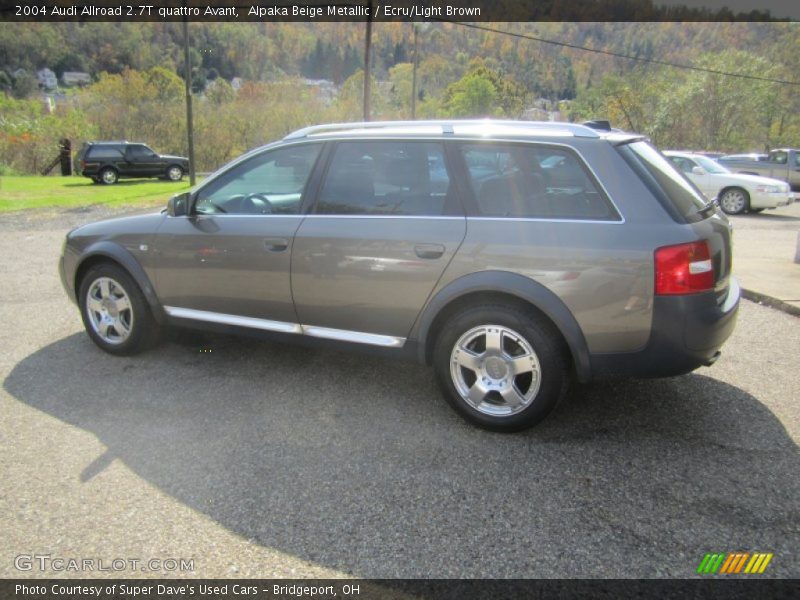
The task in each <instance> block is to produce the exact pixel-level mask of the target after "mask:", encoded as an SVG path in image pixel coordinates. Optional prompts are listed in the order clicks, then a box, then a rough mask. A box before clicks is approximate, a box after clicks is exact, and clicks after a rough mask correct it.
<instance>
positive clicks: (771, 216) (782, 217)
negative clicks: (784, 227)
mask: <svg viewBox="0 0 800 600" xmlns="http://www.w3.org/2000/svg"><path fill="white" fill-rule="evenodd" d="M777 210H780V208H778V209H777ZM736 218H737V219H743V220H748V221H761V222H769V221H772V222H775V223H790V222H794V221H800V217H796V216H795V215H787V214H782V213H780V212H774V211H766V210H765V211H763V212H760V213H757V212H747V213H742V214H740V215H736Z"/></svg>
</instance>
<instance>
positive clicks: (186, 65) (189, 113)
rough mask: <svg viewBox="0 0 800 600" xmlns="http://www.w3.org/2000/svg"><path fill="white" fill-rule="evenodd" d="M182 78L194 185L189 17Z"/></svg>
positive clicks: (186, 28)
mask: <svg viewBox="0 0 800 600" xmlns="http://www.w3.org/2000/svg"><path fill="white" fill-rule="evenodd" d="M183 62H184V65H183V71H184V72H183V75H184V76H183V79H184V82H185V84H186V134H187V137H188V141H189V184H190V185H194V182H195V177H194V174H195V170H194V120H193V118H192V59H191V58H190V56H189V18H188V17H185V18H184V19H183Z"/></svg>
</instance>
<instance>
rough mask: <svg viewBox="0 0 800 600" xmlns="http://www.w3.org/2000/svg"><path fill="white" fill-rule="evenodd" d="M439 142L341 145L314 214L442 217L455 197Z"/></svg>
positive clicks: (341, 143)
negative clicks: (451, 192) (450, 191)
mask: <svg viewBox="0 0 800 600" xmlns="http://www.w3.org/2000/svg"><path fill="white" fill-rule="evenodd" d="M449 190H450V175H449V173H448V170H447V165H446V163H445V158H444V148H443V146H442V144H441V143H438V142H396V141H379V142H372V141H370V142H340V143H339V144H338V145H337V146H336V150H335V152H334V155H333V159H332V160H331V164H330V167H329V168H328V173H327V175H326V177H325V182H324V183H323V185H322V189H321V190H320V193H319V201H318V203H317V208H316V212H317V214H327V215H420V216H428V215H441V214H444V213H445V212H449V211H450V210H451V204H452V202H453V201H457V198H455V197H454V196H453V195H448V192H449Z"/></svg>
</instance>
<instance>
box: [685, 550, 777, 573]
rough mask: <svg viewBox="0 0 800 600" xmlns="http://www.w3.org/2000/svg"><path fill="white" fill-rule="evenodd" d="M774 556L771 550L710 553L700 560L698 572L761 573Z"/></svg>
mask: <svg viewBox="0 0 800 600" xmlns="http://www.w3.org/2000/svg"><path fill="white" fill-rule="evenodd" d="M773 556H774V554H772V553H771V552H770V553H765V552H754V553H753V554H750V553H749V552H730V553H727V554H725V553H717V552H715V553H708V554H706V555H705V556H704V557H703V560H702V561H700V566H699V567H697V572H698V573H700V574H712V575H713V574H715V573H717V572H719V573H720V574H726V575H730V574H734V573H747V574H751V575H752V574H760V573H763V572H764V571H765V570H766V568H767V565H768V564H769V563H770V561H771V560H772V557H773ZM745 565H746V566H745Z"/></svg>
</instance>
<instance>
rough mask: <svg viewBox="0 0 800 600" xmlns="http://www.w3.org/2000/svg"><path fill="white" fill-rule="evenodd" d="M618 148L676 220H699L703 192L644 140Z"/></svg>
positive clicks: (689, 221) (703, 199)
mask: <svg viewBox="0 0 800 600" xmlns="http://www.w3.org/2000/svg"><path fill="white" fill-rule="evenodd" d="M619 151H620V153H621V154H622V156H623V158H625V160H626V161H627V162H628V164H630V165H631V167H633V169H634V171H636V173H637V174H638V175H639V176H640V178H641V179H642V182H643V183H644V184H645V185H646V186H647V187H648V189H649V190H650V191H651V192H652V193H653V195H654V196H655V197H656V198H657V199H658V201H659V202H660V203H661V205H662V206H663V207H664V208H665V210H666V211H667V212H668V213H669V214H670V215H672V217H673V218H674V219H675V220H676V221H678V222H681V221H683V222H687V223H693V222H696V221H702V220H703V219H704V217H703V216H702V215H701V214H698V212H697V211H698V209H700V208H702V207H703V206H705V204H706V200H705V197H704V196H703V193H702V192H701V191H700V190H699V189H697V187H696V186H695V185H694V184H693V183H692V182H691V181H689V180H688V179H687V178H686V177H684V176H683V175H682V174H681V173H680V172H679V171H678V170H677V169H676V167H675V166H674V165H673V164H672V163H671V162H670V161H669V160H668V159H667V158H665V157H664V155H663V154H661V153H660V152H659V151H658V150H656V149H655V148H654V147H653V146H651V145H650V144H649V143H647V142H643V141H637V142H631V143H629V144H624V145H622V146H620V147H619Z"/></svg>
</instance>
